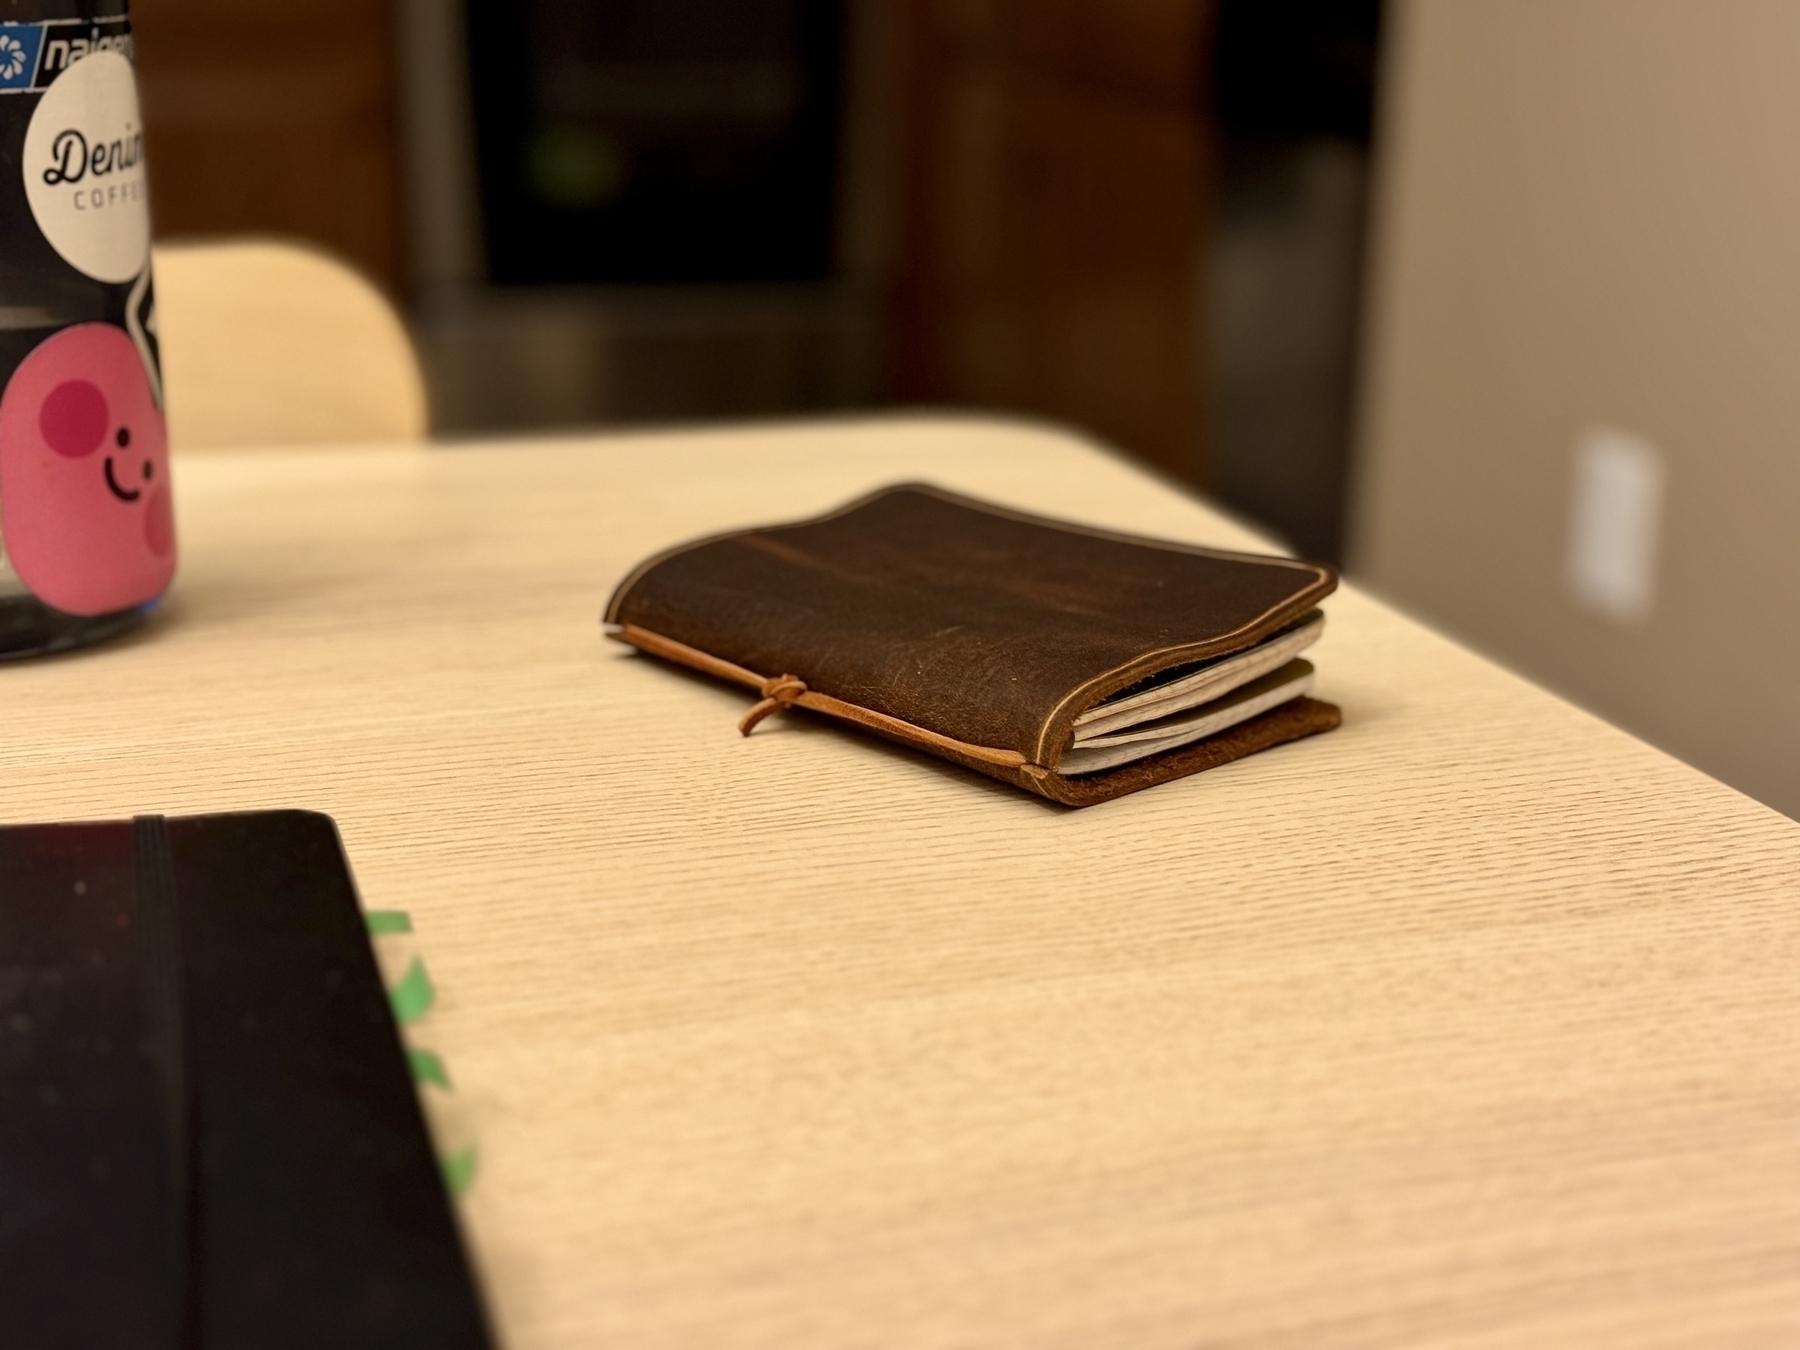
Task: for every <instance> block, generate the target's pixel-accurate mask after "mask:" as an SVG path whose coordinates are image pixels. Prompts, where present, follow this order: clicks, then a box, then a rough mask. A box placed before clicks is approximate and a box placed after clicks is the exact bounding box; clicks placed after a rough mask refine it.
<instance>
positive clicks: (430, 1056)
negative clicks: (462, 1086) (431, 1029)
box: [406, 1049, 450, 1092]
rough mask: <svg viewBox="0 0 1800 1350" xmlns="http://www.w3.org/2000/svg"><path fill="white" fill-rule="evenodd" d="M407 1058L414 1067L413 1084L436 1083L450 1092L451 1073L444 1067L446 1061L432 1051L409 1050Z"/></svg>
mask: <svg viewBox="0 0 1800 1350" xmlns="http://www.w3.org/2000/svg"><path fill="white" fill-rule="evenodd" d="M406 1058H407V1061H408V1062H409V1063H410V1064H411V1065H412V1076H413V1082H415V1083H436V1084H437V1085H438V1086H439V1087H441V1088H443V1089H444V1091H445V1092H448V1091H449V1090H450V1071H449V1070H448V1069H446V1068H445V1067H444V1061H443V1060H442V1059H441V1058H439V1057H438V1056H437V1055H436V1054H434V1053H433V1052H432V1051H430V1050H411V1049H409V1050H408V1051H407V1052H406Z"/></svg>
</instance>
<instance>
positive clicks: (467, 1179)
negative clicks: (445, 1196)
mask: <svg viewBox="0 0 1800 1350" xmlns="http://www.w3.org/2000/svg"><path fill="white" fill-rule="evenodd" d="M474 1184H475V1146H474V1145H473V1144H471V1145H469V1147H467V1148H465V1149H463V1150H462V1151H461V1152H459V1153H452V1154H451V1155H450V1156H449V1157H448V1158H445V1159H444V1185H446V1186H448V1187H449V1188H450V1194H452V1195H454V1196H455V1197H456V1198H457V1199H458V1200H460V1199H462V1198H463V1196H465V1195H467V1194H468V1193H469V1187H471V1186H473V1185H474Z"/></svg>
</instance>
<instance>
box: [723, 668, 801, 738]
mask: <svg viewBox="0 0 1800 1350" xmlns="http://www.w3.org/2000/svg"><path fill="white" fill-rule="evenodd" d="M805 692H806V681H805V680H803V679H801V678H800V677H799V676H797V675H777V676H776V677H775V678H774V679H772V680H764V681H763V687H762V696H763V697H762V702H761V703H759V704H757V705H756V706H755V707H754V708H752V709H751V710H750V711H749V712H747V713H745V714H744V720H743V721H741V722H739V723H738V730H739V731H740V732H742V733H743V734H744V735H746V736H748V735H749V734H750V733H751V732H753V731H755V730H756V728H757V727H758V726H759V725H760V724H761V723H762V720H763V719H764V718H765V717H772V716H773V715H774V714H776V713H778V712H786V711H787V710H788V709H789V708H791V707H793V706H794V704H795V703H796V702H797V701H798V700H799V698H800V695H802V694H804V693H805Z"/></svg>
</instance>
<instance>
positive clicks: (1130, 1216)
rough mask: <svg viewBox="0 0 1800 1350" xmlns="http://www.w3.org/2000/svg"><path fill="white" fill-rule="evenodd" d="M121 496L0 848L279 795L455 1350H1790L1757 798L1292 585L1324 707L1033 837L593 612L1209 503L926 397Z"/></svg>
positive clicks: (25, 676) (25, 744)
mask: <svg viewBox="0 0 1800 1350" xmlns="http://www.w3.org/2000/svg"><path fill="white" fill-rule="evenodd" d="M176 474H177V487H178V492H179V497H178V500H179V521H180V528H181V530H182V534H183V539H184V548H185V561H184V564H183V571H182V574H181V576H180V578H179V580H178V583H177V590H176V592H175V597H174V600H173V602H172V603H171V605H170V607H169V610H168V612H167V614H166V615H165V616H164V617H163V618H162V619H161V620H160V621H159V622H157V623H156V624H155V625H154V626H153V627H152V628H151V629H150V630H149V631H148V632H146V633H145V634H144V635H143V636H141V637H140V638H137V639H134V640H131V641H127V642H124V643H122V644H119V645H116V646H113V647H110V648H106V649H102V650H96V651H93V652H90V653H87V654H85V655H81V656H77V657H73V658H69V659H63V660H58V661H53V662H46V663H41V664H34V665H23V666H17V667H13V668H8V669H0V698H4V701H5V707H6V722H5V732H4V739H3V740H0V765H3V766H4V778H3V781H0V817H3V818H4V819H5V820H6V821H26V820H55V819H71V818H114V817H120V816H124V815H127V814H129V813H132V812H136V811H149V810H157V811H164V812H171V813H185V812H199V811H217V810H226V809H247V808H257V807H277V806H297V807H310V808H316V809H318V810H322V811H327V812H330V813H331V814H333V815H334V816H336V817H337V819H338V820H339V822H340V823H341V825H342V828H343V832H344V836H345V839H346V841H347V843H348V846H349V850H350V853H351V856H352V859H353V861H354V864H355V867H356V870H357V874H358V877H359V880H360V883H361V886H362V890H363V895H364V899H365V902H366V903H367V904H368V905H369V906H370V907H371V908H383V909H404V910H408V911H410V912H411V913H412V914H413V916H414V918H415V920H416V923H417V929H418V931H417V933H416V935H415V938H414V941H415V942H416V943H417V945H418V950H420V951H422V952H423V953H424V954H425V957H426V960H427V962H428V964H429V966H430V968H431V971H432V974H433V975H434V977H435V979H436V982H437V985H438V989H439V991H440V1001H439V1005H438V1007H437V1009H436V1010H435V1011H434V1012H433V1013H432V1014H431V1016H430V1017H429V1018H428V1019H427V1020H426V1021H425V1022H424V1023H423V1024H421V1026H420V1029H419V1032H418V1036H417V1039H418V1040H419V1041H420V1042H421V1043H424V1044H428V1045H431V1046H432V1047H434V1048H436V1049H438V1050H440V1051H441V1052H442V1053H443V1054H444V1056H445V1058H446V1060H447V1061H448V1064H449V1068H450V1072H451V1074H452V1075H453V1077H454V1080H455V1083H456V1089H457V1091H456V1093H455V1094H454V1103H455V1110H456V1111H457V1112H460V1113H461V1114H460V1116H458V1117H457V1118H456V1119H455V1120H454V1122H453V1123H454V1125H455V1128H457V1129H462V1130H467V1131H469V1132H470V1133H471V1134H472V1136H473V1137H474V1138H475V1139H476V1140H477V1141H478V1143H479V1146H480V1150H481V1171H480V1175H479V1177H478V1179H477V1181H476V1183H475V1187H474V1190H473V1191H472V1193H471V1195H470V1197H469V1199H468V1201H467V1204H466V1216H467V1222H468V1227H469V1231H470V1235H471V1240H472V1245H473V1247H474V1249H475V1252H476V1254H477V1257H478V1260H479V1262H480V1264H481V1266H482V1268H483V1270H484V1272H485V1277H486V1281H487V1287H488V1292H489V1295H490V1298H491V1301H492V1305H493V1307H494V1310H495V1313H496V1317H497V1320H498V1322H499V1324H500V1326H501V1328H502V1330H503V1332H504V1336H505V1340H506V1343H507V1344H508V1345H510V1346H512V1347H514V1350H539V1348H540V1347H542V1348H548V1347H558V1348H559V1350H560V1348H564V1347H566V1348H569V1350H574V1348H575V1347H592V1346H602V1345H616V1346H632V1347H640V1348H641V1347H690V1346H692V1347H708V1348H716V1347H750V1346H754V1347H770V1348H774V1347H780V1350H797V1348H801V1347H833V1348H834V1350H836V1348H839V1347H857V1346H870V1347H875V1346H880V1347H926V1346H930V1347H938V1346H959V1347H990V1346H991V1347H998V1346H1006V1347H1023V1346H1032V1347H1069V1348H1071V1350H1074V1348H1076V1347H1081V1348H1082V1350H1086V1348H1087V1347H1095V1346H1129V1347H1170V1348H1171V1350H1173V1348H1174V1347H1182V1348H1183V1350H1191V1348H1192V1347H1197V1346H1219V1347H1224V1346H1229V1347H1296V1348H1299V1347H1304V1348H1305V1350H1317V1348H1318V1347H1337V1346H1346V1347H1349V1346H1354V1347H1390V1346H1430V1347H1451V1346H1454V1347H1484V1348H1486V1347H1497V1346H1531V1347H1542V1346H1565V1345H1566V1346H1582V1347H1592V1346H1629V1347H1634V1348H1638V1347H1650V1346H1657V1347H1666V1346H1706V1347H1715V1346H1738V1345H1757V1346H1763V1345H1770V1346H1772V1345H1792V1344H1796V1343H1800V826H1796V825H1794V824H1792V823H1790V822H1789V821H1787V820H1785V819H1783V818H1781V817H1779V816H1777V815H1775V814H1773V813H1772V812H1770V811H1767V810H1765V809H1763V808H1762V807H1760V806H1757V805H1756V804H1754V803H1752V802H1751V801H1749V800H1747V799H1745V798H1744V797H1741V796H1739V795H1738V794H1736V793H1735V792H1732V791H1731V790H1729V789H1727V788H1725V787H1722V786H1721V785H1719V784H1718V783H1716V782H1713V781H1711V780H1709V779H1707V778H1705V777H1703V776H1702V775H1701V774H1699V773H1697V772H1695V771H1693V770H1691V769H1688V768H1686V767H1684V766H1682V765H1681V764H1678V763H1676V762H1675V761H1673V760H1671V759H1668V758H1666V757H1664V756H1663V755H1661V754H1659V753H1657V752H1655V751H1653V750H1651V749H1649V748H1647V747H1645V746H1644V745H1642V744H1640V743H1638V742H1636V741H1634V740H1632V739H1631V738H1630V737H1628V736H1626V735H1624V734H1622V733H1620V732H1618V731H1615V730H1612V729H1610V728H1608V727H1607V726H1605V725H1603V724H1602V723H1600V722H1598V721H1596V720H1594V719H1593V718H1591V717H1589V716H1586V715H1585V714H1583V713H1581V712H1579V711H1577V710H1575V709H1574V708H1571V707H1569V706H1567V705H1566V704H1564V703H1561V702H1559V701H1558V700H1556V699H1555V698H1552V697H1550V696H1549V695H1547V694H1545V693H1542V692H1540V691H1539V690H1537V689H1535V688H1532V687H1531V686H1529V685H1527V684H1525V683H1524V682H1522V681H1520V680H1518V679H1516V678H1514V677H1513V676H1511V675H1508V674H1507V673H1505V672H1503V671H1501V670H1499V669H1497V668H1496V667H1494V666H1493V665H1490V664H1488V663H1487V662H1485V661H1483V660H1481V659H1479V658H1477V657H1475V656H1473V655H1471V654H1469V653H1468V652H1466V651H1464V650H1462V649H1460V648H1458V647H1456V646H1455V645H1453V644H1451V643H1450V642H1447V641H1445V640H1444V639H1442V638H1439V637H1437V636H1434V635H1433V634H1432V633H1430V632H1428V631H1426V630H1425V629H1423V628H1421V627H1419V626H1418V625H1416V624H1414V623H1412V622H1410V621H1408V620H1407V619H1405V618H1403V617H1401V616H1399V615H1397V614H1395V613H1394V612H1393V611H1391V610H1389V609H1386V608H1384V607H1383V606H1382V605H1380V604H1378V603H1376V602H1375V601H1373V600H1371V599H1370V598H1369V597H1367V596H1365V595H1360V594H1358V593H1356V592H1355V591H1354V590H1350V591H1348V592H1345V593H1342V594H1340V595H1339V596H1338V597H1336V598H1335V599H1333V600H1332V601H1331V602H1330V603H1329V606H1328V609H1329V612H1330V615H1331V626H1330V631H1329V634H1328V636H1327V637H1326V639H1325V641H1324V643H1323V644H1322V645H1321V647H1320V649H1319V651H1318V655H1317V664H1318V668H1319V672H1320V692H1321V695H1322V696H1323V697H1326V698H1330V699H1333V700H1335V701H1337V702H1339V703H1341V704H1342V705H1343V708H1344V711H1345V715H1346V719H1347V720H1346V723H1345V726H1344V728H1343V730H1342V731H1340V732H1337V733H1334V734H1332V735H1329V736H1325V737H1321V738H1318V739H1315V740H1312V741H1308V742H1305V743H1302V744H1300V745H1296V746H1290V747H1286V748H1284V749H1280V750H1276V751H1273V752H1271V753H1269V754H1266V755H1262V756H1258V757H1256V758H1254V759H1251V760H1247V761H1244V762H1242V763H1239V764H1235V765H1232V766H1229V767H1227V768H1225V769H1221V770H1218V771H1216V772H1213V773H1210V774H1205V775H1202V776H1200V777H1197V778H1192V779H1188V780H1186V781H1184V782H1180V783H1175V784H1171V785H1169V786H1166V787H1162V788H1157V789H1155V790H1153V791H1151V792H1148V793H1145V794H1142V795H1139V796H1136V797H1131V798H1127V799H1124V800H1122V801H1119V802H1116V803H1112V804H1110V805H1107V806H1101V807H1096V808H1094V809H1091V810H1088V811H1085V812H1073V813H1072V812H1068V811H1064V810H1062V809H1060V808H1056V807H1052V806H1049V805H1047V804H1046V803H1043V802H1041V801H1037V800H1035V799H1032V798H1029V797H1026V796H1024V795H1022V794H1020V793H1017V792H1014V791H1011V790H1009V789H1006V788H1002V787H1000V786H998V785H996V784H991V783H989V782H987V781H985V780H983V779H980V778H977V777H975V776H973V775H969V774H965V773H962V772H960V771H957V770H954V769H951V768H949V767H948V766H945V765H942V764H939V763H937V762H935V761H933V760H929V759H925V758H921V757H916V756H913V755H910V754H908V753H906V752H903V751H900V750H897V749H893V748H890V747H888V746H885V745H882V744H879V743H876V742H873V741H870V740H867V739H863V738H861V737H858V736H855V735H852V734H849V733H847V732H845V731H842V730H839V729H837V728H835V727H829V726H825V725H822V724H818V723H814V722H809V721H808V720H806V719H804V718H800V717H792V718H786V719H778V720H777V721H776V722H773V723H771V724H769V725H768V726H766V727H765V728H764V729H763V730H762V731H760V732H759V733H758V734H757V735H756V736H755V737H754V738H752V739H750V740H743V739H740V738H739V737H738V735H737V733H736V731H735V730H734V725H733V724H734V723H735V721H736V719H737V718H738V716H739V715H740V714H741V713H742V712H743V710H744V708H745V705H746V695H745V694H743V693H742V692H740V691H737V690H735V689H728V688H724V687H719V686H715V685H712V684H710V683H707V682H706V681H704V680H701V679H698V678H695V677H691V676H687V675H683V674H678V673H675V672H674V671H672V670H670V669H668V668H665V667H663V666H660V665H658V664H656V663H654V662H652V661H650V660H648V659H646V658H643V657H639V656H635V655H633V654H631V653H629V652H627V651H626V650H625V649H623V648H621V647H619V646H617V645H616V644H611V643H607V642H604V641H603V640H602V639H601V635H600V628H599V625H598V621H597V620H598V615H599V612H600V608H601V605H602V603H603V602H604V601H605V599H606V596H607V593H608V591H609V589H610V587H611V584H612V582H613V581H614V579H615V578H617V577H618V576H619V575H620V574H621V573H623V572H624V571H625V570H626V569H627V567H628V566H629V565H630V564H631V563H633V562H634V561H636V560H637V559H639V558H640V557H642V556H643V555H645V554H647V553H649V552H650V551H652V550H654V549H657V548H660V547H662V546H664V545H666V544H669V543H672V542H675V541H677V540H681V539H685V538H687V537H690V536H693V535H697V534H701V533H704V532H707V531H715V530H719V529H722V528H727V527H731V526H736V525H740V524H745V523H752V522H762V521H769V520H780V519H784V518H790V517H797V516H801V515H805V514H808V513H810V512H814V511H817V510H819V509H822V508H825V507H828V506H830V505H833V504H835V503H837V502H840V501H842V500H844V499H846V498H848V497H850V496H852V495H853V494H856V493H860V492H862V491H864V490H866V489H869V488H871V487H874V486H876V485H879V484H883V483H887V482H892V481H897V480H902V479H909V478H926V479H931V480H934V481H937V482H940V483H943V484H945V485H947V486H950V487H953V488H957V489H961V490H964V491H967V492H971V493H975V494H980V495H986V496H990V497H994V498H998V499H1001V500H1004V501H1008V502H1012V503H1016V504H1018V505H1020V506H1023V507H1026V508H1031V509H1036V510H1042V511H1045V512H1050V513H1055V514H1060V515H1066V516H1069V517H1073V518H1077V519H1081V520H1086V521H1091V522H1095V523H1098V524H1102V525H1107V526H1114V527H1123V528H1128V529H1135V530H1139V531H1143V532H1146V533H1150V534H1157V535H1163V536H1167V537H1171V538H1182V539H1192V540H1197V541H1204V542H1208V543H1223V544H1227V545H1240V544H1245V543H1253V542H1254V541H1253V539H1252V537H1251V536H1249V535H1247V534H1246V532H1245V531H1243V530H1242V529H1240V528H1238V527H1236V526H1234V525H1232V524H1231V523H1229V522H1228V521H1226V520H1225V519H1224V518H1222V517H1221V516H1220V515H1218V514H1216V513H1214V512H1213V511H1211V510H1208V509H1207V508H1205V507H1203V506H1200V505H1197V504H1195V503H1194V502H1193V501H1191V500H1188V499H1186V498H1183V497H1182V496H1180V495H1178V494H1177V493H1175V492H1173V491H1171V490H1170V489H1168V488H1167V487H1165V486H1162V485H1160V484H1158V483H1157V482H1155V481H1153V480H1152V479H1150V478H1148V477H1146V476H1145V475H1143V474H1141V473H1139V472H1137V471H1135V470H1133V469H1131V468H1128V467H1126V466H1125V465H1123V464H1122V463H1119V462H1117V461H1115V460H1112V459H1110V458H1108V457H1106V456H1104V455H1102V454H1100V453H1098V452H1096V451H1095V450H1093V449H1091V448H1089V447H1087V446H1085V445H1083V444H1081V443H1078V442H1076V441H1074V440H1072V439H1069V438H1065V437H1063V436H1060V435H1057V434H1052V433H1048V432H1043V431H1034V430H1031V429H1028V428H1023V427H1007V426H1004V425H988V424H982V423H977V422H951V421H946V422H928V421H905V420H899V421H891V422H875V423H869V424H860V425H859V424H854V423H845V424H836V425H833V424H823V425H812V426H807V427H803V428H794V427H766V428H760V429H752V430H739V431H732V432H729V433H709V434H701V433H686V434H671V435H663V436H645V437H636V438H618V439H603V440H584V441H564V442H554V441H545V442H539V443H519V444H509V445H495V446H487V447H467V448H459V449H448V450H439V451H432V452H425V451H419V450H416V449H415V450H402V449H390V450H381V449H375V450H368V451H343V452H326V451H320V452H315V453H304V452H252V453H244V454H239V455H216V456H194V455H190V456H188V457H186V458H183V459H181V460H180V461H179V462H178V463H177V465H176ZM446 1128H448V1127H446Z"/></svg>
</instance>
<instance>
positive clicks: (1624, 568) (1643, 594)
mask: <svg viewBox="0 0 1800 1350" xmlns="http://www.w3.org/2000/svg"><path fill="white" fill-rule="evenodd" d="M1664 478H1665V473H1664V468H1663V459H1662V455H1661V454H1660V453H1659V452H1658V451H1657V449H1656V447H1655V446H1653V445H1651V444H1650V443H1649V442H1648V441H1646V440H1644V439H1642V438H1641V437H1638V436H1634V435H1632V434H1630V433H1629V432H1624V431H1618V430H1616V429H1614V428H1611V427H1595V428H1593V429H1591V430H1589V431H1587V432H1584V433H1583V434H1582V435H1581V437H1580V438H1579V439H1578V440H1577V441H1576V443H1575V481H1574V497H1573V501H1572V504H1571V512H1570V528H1569V556H1568V585H1569V593H1570V595H1571V597H1573V599H1574V600H1575V602H1576V603H1577V604H1579V605H1580V606H1582V607H1583V608H1584V609H1587V610H1590V611H1592V612H1593V613H1595V614H1598V615H1600V616H1601V617H1602V618H1606V619H1610V620H1612V621H1613V622H1614V623H1621V624H1635V623H1641V622H1643V621H1644V620H1645V619H1647V618H1648V617H1649V616H1650V611H1651V608H1652V606H1653V603H1654V601H1655V596H1656V553H1657V540H1658V536H1659V535H1660V534H1661V532H1662V509H1663V492H1664Z"/></svg>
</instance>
